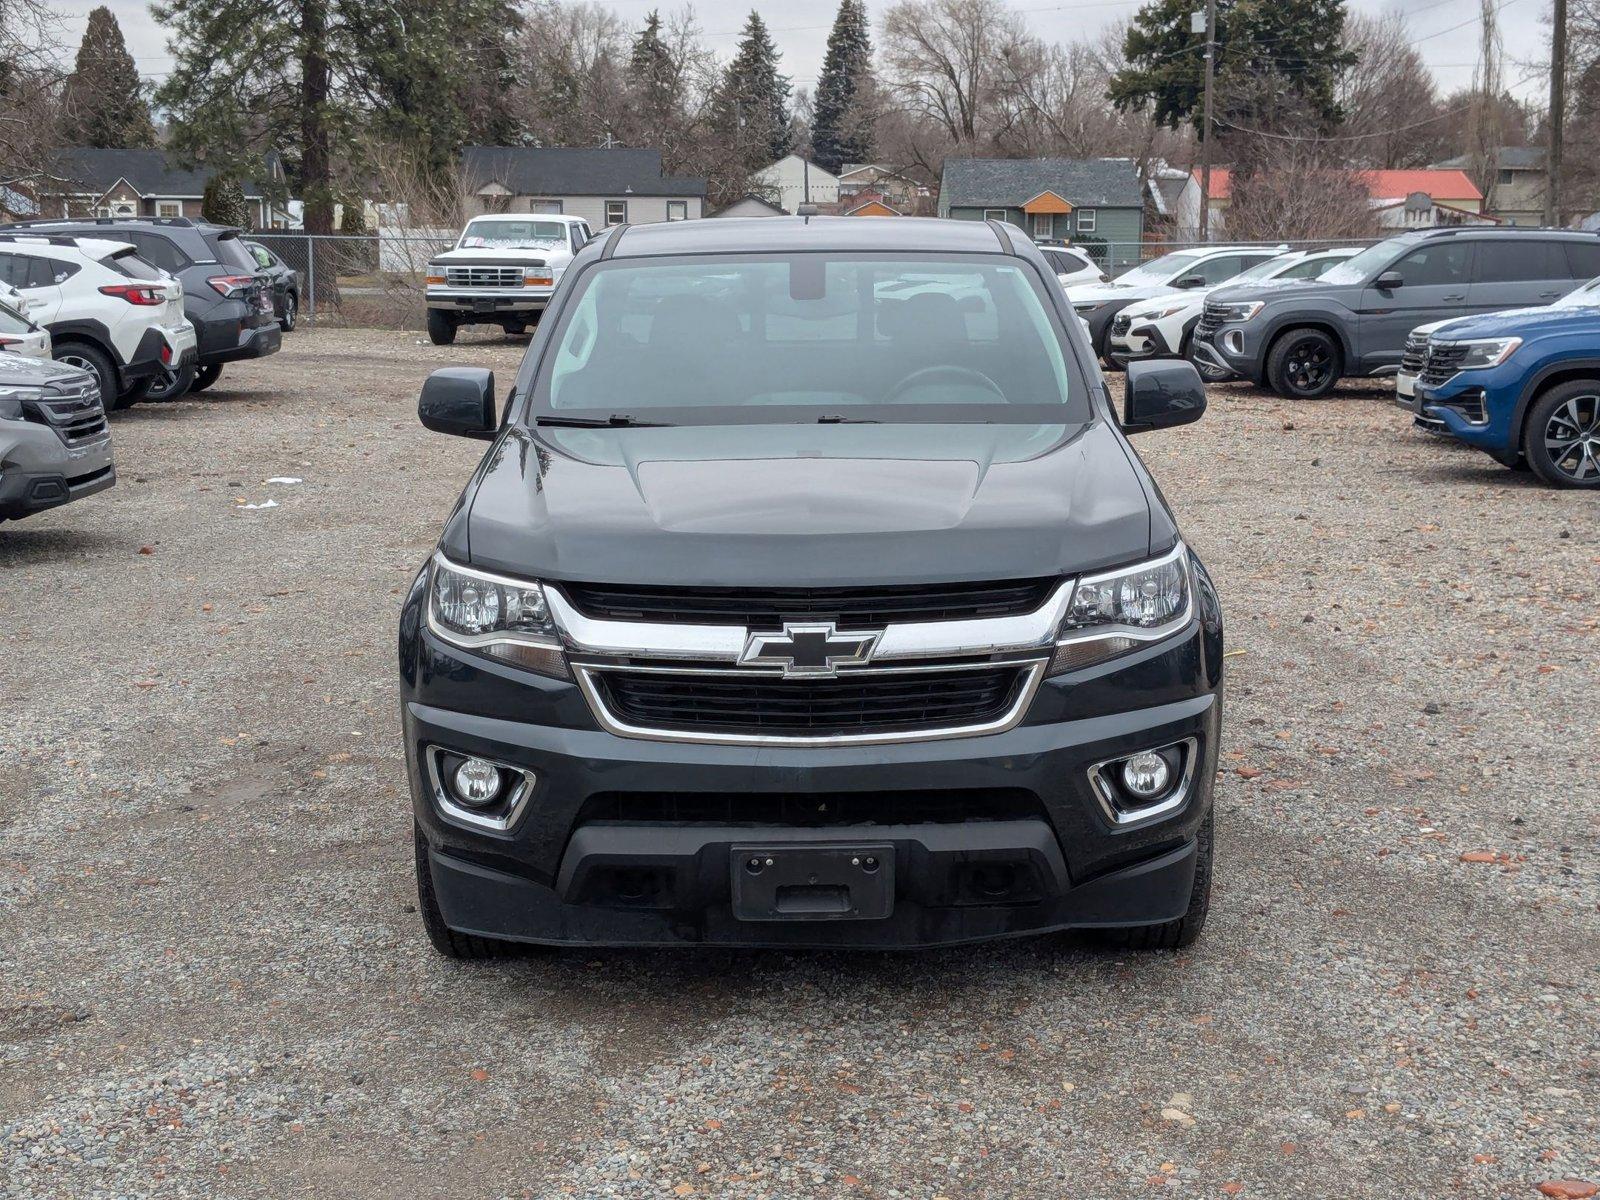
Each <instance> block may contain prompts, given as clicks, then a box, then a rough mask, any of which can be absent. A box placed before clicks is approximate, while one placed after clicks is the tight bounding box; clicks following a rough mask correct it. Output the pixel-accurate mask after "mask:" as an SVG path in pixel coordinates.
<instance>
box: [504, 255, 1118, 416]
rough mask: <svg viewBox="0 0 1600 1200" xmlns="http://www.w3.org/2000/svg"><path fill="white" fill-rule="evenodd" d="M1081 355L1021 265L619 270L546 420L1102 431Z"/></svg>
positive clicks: (580, 317) (758, 261)
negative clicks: (1081, 387)
mask: <svg viewBox="0 0 1600 1200" xmlns="http://www.w3.org/2000/svg"><path fill="white" fill-rule="evenodd" d="M1068 353H1069V351H1068V350H1067V349H1066V347H1065V343H1064V341H1063V337H1062V334H1061V331H1060V327H1059V326H1058V325H1057V323H1056V321H1055V319H1054V317H1053V315H1052V311H1051V309H1050V307H1049V304H1048V300H1047V298H1046V296H1045V294H1044V292H1043V290H1042V287H1041V285H1040V284H1039V282H1038V280H1037V278H1036V277H1035V275H1034V273H1033V272H1032V271H1031V270H1030V269H1029V268H1028V267H1027V265H1026V264H1024V263H1021V262H1019V261H1018V260H1017V259H1015V258H1007V257H1001V256H998V255H995V256H986V255H974V256H971V257H962V258H959V259H948V260H946V259H936V258H921V257H917V258H910V257H889V256H875V255H825V254H792V255H772V256H751V257H748V258H745V257H741V258H737V259H732V258H724V257H720V256H719V257H716V258H710V257H697V258H675V259H672V258H661V259H651V260H648V261H645V262H639V263H631V262H627V261H626V260H622V261H618V260H613V261H611V262H607V263H600V264H597V265H596V266H595V267H593V268H592V269H591V270H589V271H587V272H585V274H584V276H583V278H582V279H581V280H580V281H579V284H578V289H577V291H576V293H575V294H574V295H572V296H570V297H569V298H568V302H567V303H566V304H565V305H563V307H562V316H561V318H560V324H559V327H558V329H557V330H556V333H555V337H554V339H553V345H552V346H551V348H550V350H549V351H548V352H547V353H546V354H545V356H544V360H543V365H542V368H541V373H540V378H539V379H538V380H537V381H536V384H535V388H534V404H535V407H536V410H538V411H539V412H542V413H544V414H545V415H548V416H552V417H566V418H574V417H576V418H580V419H581V418H593V419H595V420H597V421H605V420H616V419H617V418H619V417H625V418H632V419H635V420H638V421H649V422H655V423H671V424H680V423H684V424H729V423H733V424H743V423H784V422H830V421H898V422H912V421H919V422H936V423H944V422H965V421H978V422H992V423H1008V424H1010V423H1023V422H1081V421H1086V420H1088V418H1089V407H1088V402H1087V398H1086V397H1084V396H1082V395H1079V394H1077V389H1075V388H1074V387H1073V386H1071V384H1070V382H1069V381H1070V380H1071V379H1072V378H1073V376H1071V375H1069V372H1068V367H1067V357H1066V356H1067V354H1068Z"/></svg>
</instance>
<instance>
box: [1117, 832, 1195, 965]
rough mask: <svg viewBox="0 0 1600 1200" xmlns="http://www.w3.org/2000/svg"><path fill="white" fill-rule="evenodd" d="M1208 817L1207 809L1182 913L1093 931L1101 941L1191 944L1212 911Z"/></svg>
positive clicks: (1134, 946)
mask: <svg viewBox="0 0 1600 1200" xmlns="http://www.w3.org/2000/svg"><path fill="white" fill-rule="evenodd" d="M1211 818H1212V814H1211V813H1207V814H1206V819H1205V821H1204V822H1203V823H1202V824H1201V826H1200V832H1199V833H1198V834H1196V835H1195V844H1196V847H1197V849H1198V853H1197V854H1196V856H1195V864H1194V889H1193V890H1192V891H1191V892H1190V893H1189V907H1188V910H1187V911H1185V912H1184V914H1183V916H1181V917H1179V918H1178V919H1177V920H1176V921H1162V922H1161V923H1160V924H1159V925H1129V926H1124V927H1123V928H1121V929H1099V930H1096V931H1095V934H1096V936H1097V937H1098V938H1099V940H1100V941H1102V942H1105V943H1106V944H1108V945H1112V946H1122V947H1125V948H1126V949H1129V950H1180V949H1182V948H1183V947H1184V946H1192V945H1194V943H1195V941H1196V940H1197V939H1198V938H1199V937H1200V934H1201V932H1202V931H1203V930H1204V929H1205V927H1206V916H1207V915H1208V914H1209V913H1210V912H1211Z"/></svg>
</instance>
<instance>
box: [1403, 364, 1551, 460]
mask: <svg viewBox="0 0 1600 1200" xmlns="http://www.w3.org/2000/svg"><path fill="white" fill-rule="evenodd" d="M1508 367H1509V368H1510V369H1507V368H1508ZM1523 382H1524V381H1523V377H1522V373H1521V368H1520V367H1516V366H1514V365H1512V364H1505V365H1504V366H1502V367H1501V368H1497V369H1496V370H1495V371H1463V372H1461V373H1460V374H1458V375H1455V376H1454V377H1452V378H1451V379H1449V380H1446V381H1445V382H1444V383H1442V384H1438V385H1436V386H1433V387H1429V386H1427V385H1426V384H1423V383H1420V382H1419V383H1418V384H1417V385H1416V409H1415V411H1416V413H1417V415H1418V418H1419V420H1418V423H1419V424H1421V423H1422V421H1424V420H1427V421H1435V422H1437V423H1438V426H1437V432H1439V433H1441V434H1445V435H1448V436H1450V437H1453V438H1455V439H1456V440H1457V441H1460V442H1465V443H1466V444H1467V445H1469V446H1473V447H1476V448H1477V449H1479V450H1482V451H1484V452H1485V453H1488V454H1490V455H1493V456H1494V457H1495V458H1497V459H1499V460H1500V461H1501V462H1503V463H1507V464H1511V463H1515V462H1516V461H1517V460H1518V459H1519V458H1520V457H1521V454H1522V446H1521V438H1520V435H1519V431H1518V430H1516V429H1514V428H1513V427H1512V425H1513V413H1514V412H1515V411H1516V406H1517V399H1518V396H1519V394H1520V390H1521V387H1522V384H1523Z"/></svg>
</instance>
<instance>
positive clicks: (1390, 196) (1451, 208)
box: [1177, 167, 1499, 232]
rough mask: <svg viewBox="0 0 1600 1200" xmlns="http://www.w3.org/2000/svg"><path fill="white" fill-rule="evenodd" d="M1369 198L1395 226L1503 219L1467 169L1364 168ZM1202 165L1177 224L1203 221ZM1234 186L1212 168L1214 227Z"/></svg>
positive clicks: (1221, 221) (1182, 200)
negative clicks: (1491, 210)
mask: <svg viewBox="0 0 1600 1200" xmlns="http://www.w3.org/2000/svg"><path fill="white" fill-rule="evenodd" d="M1356 174H1357V178H1359V179H1360V180H1361V182H1362V184H1364V185H1365V187H1366V189H1367V197H1368V202H1369V203H1370V204H1371V205H1372V208H1373V211H1374V212H1376V213H1377V214H1378V223H1379V224H1380V225H1383V226H1384V227H1386V228H1392V229H1421V228H1426V227H1429V226H1434V225H1497V224H1499V218H1498V217H1493V216H1490V215H1489V214H1487V213H1485V212H1484V209H1483V193H1482V192H1481V191H1479V190H1478V188H1477V185H1475V184H1474V183H1473V182H1472V180H1471V179H1469V178H1468V177H1467V173H1466V172H1465V171H1458V170H1443V169H1438V168H1432V167H1430V168H1427V169H1425V170H1415V171H1359V172H1357V173H1356ZM1200 190H1201V189H1200V169H1199V168H1198V167H1196V168H1195V169H1194V171H1192V172H1191V173H1190V176H1189V180H1188V182H1187V183H1185V184H1184V186H1183V191H1182V192H1180V193H1179V195H1178V202H1177V218H1178V219H1177V224H1178V226H1179V228H1182V229H1189V230H1194V229H1198V228H1199V226H1200ZM1232 191H1233V179H1232V172H1230V171H1229V170H1228V168H1227V167H1213V168H1212V169H1211V196H1210V203H1209V207H1210V210H1211V212H1210V225H1211V229H1212V230H1213V231H1214V232H1218V231H1221V230H1223V229H1225V228H1226V227H1227V222H1228V217H1227V213H1228V202H1229V199H1230V198H1231V195H1232Z"/></svg>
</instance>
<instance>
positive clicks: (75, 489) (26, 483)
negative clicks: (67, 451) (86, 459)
mask: <svg viewBox="0 0 1600 1200" xmlns="http://www.w3.org/2000/svg"><path fill="white" fill-rule="evenodd" d="M116 482H117V471H116V468H115V467H105V468H103V469H101V470H98V471H94V472H91V473H90V474H88V475H83V476H79V477H78V478H76V479H68V478H67V477H66V476H65V475H60V474H55V473H44V474H27V473H23V472H21V471H7V472H4V473H0V519H10V520H15V519H16V518H18V517H27V516H31V515H33V514H34V513H37V512H43V511H44V510H45V509H47V508H57V507H59V506H60V505H63V504H67V503H70V502H71V501H73V500H81V499H83V498H84V497H85V496H92V495H94V494H95V493H96V492H103V491H105V490H106V489H107V488H108V487H111V486H112V485H113V484H114V483H116Z"/></svg>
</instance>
